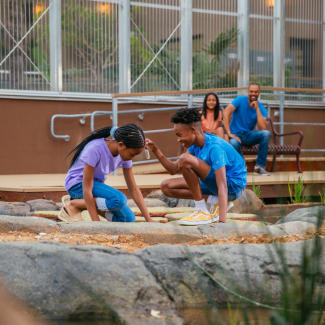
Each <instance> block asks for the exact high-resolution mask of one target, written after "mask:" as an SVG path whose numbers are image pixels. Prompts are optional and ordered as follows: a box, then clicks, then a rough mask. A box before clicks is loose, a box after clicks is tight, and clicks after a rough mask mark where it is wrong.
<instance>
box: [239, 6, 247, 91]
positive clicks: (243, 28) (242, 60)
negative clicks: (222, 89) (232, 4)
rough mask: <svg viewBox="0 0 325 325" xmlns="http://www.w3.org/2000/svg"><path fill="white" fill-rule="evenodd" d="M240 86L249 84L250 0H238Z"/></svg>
mask: <svg viewBox="0 0 325 325" xmlns="http://www.w3.org/2000/svg"><path fill="white" fill-rule="evenodd" d="M237 7H238V61H239V70H238V82H237V84H238V87H245V86H248V84H249V2H248V0H238V5H237Z"/></svg>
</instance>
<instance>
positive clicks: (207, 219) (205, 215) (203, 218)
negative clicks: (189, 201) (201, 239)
mask: <svg viewBox="0 0 325 325" xmlns="http://www.w3.org/2000/svg"><path fill="white" fill-rule="evenodd" d="M211 222H213V217H212V216H211V214H210V213H209V212H204V211H202V210H195V211H194V212H193V213H192V214H190V215H189V216H187V217H184V218H182V219H180V220H178V223H179V224H180V225H184V226H196V225H205V224H208V223H211Z"/></svg>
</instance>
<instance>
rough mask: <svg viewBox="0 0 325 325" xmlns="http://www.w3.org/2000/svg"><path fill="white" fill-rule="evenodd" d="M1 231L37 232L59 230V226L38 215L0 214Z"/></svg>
mask: <svg viewBox="0 0 325 325" xmlns="http://www.w3.org/2000/svg"><path fill="white" fill-rule="evenodd" d="M0 230H1V231H22V230H25V231H30V232H33V233H39V232H46V233H50V232H55V231H59V226H58V224H57V223H56V222H55V221H52V220H47V219H44V218H38V217H21V216H3V215H0Z"/></svg>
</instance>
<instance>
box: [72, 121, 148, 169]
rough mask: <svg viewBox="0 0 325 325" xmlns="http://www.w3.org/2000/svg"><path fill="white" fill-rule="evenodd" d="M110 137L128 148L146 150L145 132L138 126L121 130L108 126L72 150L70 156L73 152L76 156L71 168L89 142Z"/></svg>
mask: <svg viewBox="0 0 325 325" xmlns="http://www.w3.org/2000/svg"><path fill="white" fill-rule="evenodd" d="M111 133H112V134H111ZM109 136H112V138H113V139H114V140H116V141H118V142H123V143H124V144H125V146H126V147H127V148H144V146H145V144H146V138H145V135H144V133H143V130H142V129H141V128H140V127H139V126H137V125H136V124H133V123H129V124H125V125H123V126H121V127H119V128H114V127H112V126H107V127H104V128H102V129H98V130H95V131H94V132H93V133H92V134H91V135H89V136H88V137H87V138H85V139H83V140H82V141H81V142H80V143H79V144H78V145H77V146H76V147H75V148H74V149H72V151H71V152H70V153H69V155H70V154H72V153H73V152H75V154H74V155H73V157H72V159H71V163H70V167H71V166H72V165H73V164H74V163H75V161H76V160H77V159H78V157H79V155H80V153H81V151H82V150H83V148H84V147H85V146H86V144H87V143H88V142H90V141H92V140H95V139H100V138H107V137H109Z"/></svg>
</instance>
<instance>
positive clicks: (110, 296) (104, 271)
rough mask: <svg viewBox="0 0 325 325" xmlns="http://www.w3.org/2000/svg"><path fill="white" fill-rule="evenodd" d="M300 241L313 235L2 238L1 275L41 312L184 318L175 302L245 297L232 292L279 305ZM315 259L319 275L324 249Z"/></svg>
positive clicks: (297, 264)
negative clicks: (187, 240)
mask: <svg viewBox="0 0 325 325" xmlns="http://www.w3.org/2000/svg"><path fill="white" fill-rule="evenodd" d="M305 244H307V246H309V248H308V249H307V250H306V251H307V252H308V251H310V248H311V244H313V241H308V242H306V243H304V242H293V243H286V244H284V243H283V244H277V246H276V248H275V246H273V245H270V244H265V245H261V244H260V245H255V244H250V245H249V244H248V245H234V244H230V245H211V246H192V247H186V246H172V245H156V246H152V247H148V248H145V249H143V250H141V251H138V252H136V253H135V254H130V253H125V252H121V251H117V250H113V249H108V248H103V247H100V246H83V247H81V246H69V245H64V244H57V243H6V244H3V243H0V259H1V263H0V274H1V280H2V281H3V282H4V284H5V285H6V286H7V287H8V288H9V289H11V290H12V291H13V292H14V293H15V294H16V295H17V296H18V297H19V298H22V299H23V300H25V301H26V302H28V304H29V306H31V307H33V308H34V309H36V310H37V311H39V312H40V313H41V314H42V315H44V316H46V317H47V318H61V319H73V318H82V319H83V320H85V319H87V317H91V316H97V317H106V318H110V319H114V324H121V323H122V322H123V321H124V322H126V323H127V324H150V325H151V324H153V325H155V324H182V319H180V317H179V316H178V314H177V311H176V309H178V310H184V309H185V310H186V309H190V308H211V306H217V307H221V308H222V307H226V306H227V304H228V303H231V304H232V305H233V303H238V302H239V303H243V301H244V300H242V299H238V295H241V296H243V297H245V298H249V299H250V300H252V301H256V302H258V303H268V304H271V305H273V306H274V305H277V304H278V303H280V300H281V291H282V288H283V286H282V283H281V277H282V275H283V274H282V272H285V273H286V274H288V273H291V274H295V275H299V274H300V273H299V270H300V269H301V261H302V260H303V259H302V252H303V251H304V245H305ZM321 245H323V247H324V245H325V239H322V240H321ZM278 250H281V251H282V252H283V256H284V257H285V261H286V266H287V267H286V268H284V267H283V265H281V262H280V256H279V255H278V253H277V251H278ZM281 258H282V254H281ZM305 260H308V259H305ZM319 265H320V270H319V277H318V279H320V280H321V279H323V278H325V254H323V255H322V256H321V257H320V263H319ZM296 282H297V283H299V281H290V285H294V284H295V283H296ZM316 289H317V290H318V291H319V292H324V291H325V283H324V282H322V281H319V282H318V283H317V287H316ZM234 293H235V294H234ZM157 311H158V312H157ZM159 312H160V313H159ZM159 317H160V318H159Z"/></svg>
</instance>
